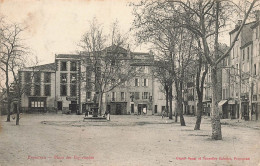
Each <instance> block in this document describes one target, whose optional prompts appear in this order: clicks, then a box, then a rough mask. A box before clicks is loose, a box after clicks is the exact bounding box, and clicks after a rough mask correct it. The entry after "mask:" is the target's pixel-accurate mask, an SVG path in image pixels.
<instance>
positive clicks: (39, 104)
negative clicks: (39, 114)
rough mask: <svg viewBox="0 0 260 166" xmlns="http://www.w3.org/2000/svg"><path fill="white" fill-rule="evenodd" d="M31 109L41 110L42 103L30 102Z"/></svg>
mask: <svg viewBox="0 0 260 166" xmlns="http://www.w3.org/2000/svg"><path fill="white" fill-rule="evenodd" d="M31 107H32V108H43V107H44V102H43V101H31Z"/></svg>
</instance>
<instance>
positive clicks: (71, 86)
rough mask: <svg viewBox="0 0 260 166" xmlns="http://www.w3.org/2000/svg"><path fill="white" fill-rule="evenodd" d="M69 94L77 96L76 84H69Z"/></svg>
mask: <svg viewBox="0 0 260 166" xmlns="http://www.w3.org/2000/svg"><path fill="white" fill-rule="evenodd" d="M70 96H77V86H76V85H70Z"/></svg>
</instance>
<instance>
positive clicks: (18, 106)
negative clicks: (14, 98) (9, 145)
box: [16, 88, 21, 125]
mask: <svg viewBox="0 0 260 166" xmlns="http://www.w3.org/2000/svg"><path fill="white" fill-rule="evenodd" d="M18 96H19V98H18V99H19V100H18V103H17V113H16V125H19V122H20V108H21V106H20V103H21V102H20V101H21V92H20V88H19V89H18Z"/></svg>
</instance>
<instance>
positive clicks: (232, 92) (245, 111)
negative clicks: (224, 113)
mask: <svg viewBox="0 0 260 166" xmlns="http://www.w3.org/2000/svg"><path fill="white" fill-rule="evenodd" d="M257 15H258V16H259V13H258V14H257ZM257 18H258V17H257ZM240 23H241V21H239V23H238V25H237V26H236V27H235V29H234V30H232V31H231V32H230V33H229V34H230V41H232V40H233V39H234V37H235V35H236V33H237V31H238V29H239V27H240V25H239V24H240ZM259 56H260V55H259V19H257V20H256V21H253V22H250V23H247V24H245V25H244V27H243V29H242V30H241V32H240V34H239V37H238V40H237V41H236V42H235V45H234V47H233V49H232V51H231V56H230V57H229V64H228V66H229V68H230V71H229V77H228V78H229V79H228V80H229V85H230V86H229V97H230V98H229V102H228V105H229V108H230V110H231V112H232V114H233V116H234V117H236V118H245V119H250V120H251V119H252V117H254V119H256V117H257V116H258V115H256V114H258V112H259V108H258V105H259V100H258V99H257V98H258V96H259V90H258V88H259V79H260V78H259V76H258V75H259V71H258V70H259V65H260V64H259V62H260V58H259Z"/></svg>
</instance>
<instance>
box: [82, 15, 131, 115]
mask: <svg viewBox="0 0 260 166" xmlns="http://www.w3.org/2000/svg"><path fill="white" fill-rule="evenodd" d="M110 41H111V42H110ZM126 41H127V37H126V36H124V35H122V34H121V32H120V30H119V27H118V22H115V23H113V24H112V27H111V33H110V34H109V35H104V33H103V28H102V26H101V25H100V24H98V22H97V20H96V19H95V18H94V19H93V21H92V23H91V24H90V29H89V31H87V32H86V33H85V35H84V36H83V39H82V43H83V44H82V46H83V48H84V50H85V54H87V61H88V63H86V65H87V66H88V67H87V68H88V70H89V71H91V72H92V73H94V80H93V81H90V82H88V83H90V84H93V85H94V87H95V91H96V96H97V98H98V107H99V114H100V115H101V113H102V110H103V104H104V102H103V95H104V94H105V93H107V92H109V91H111V90H113V89H114V88H116V87H118V86H120V85H121V84H123V83H124V82H126V81H128V80H129V79H130V78H132V77H133V76H134V71H135V70H134V67H132V66H131V65H130V61H129V60H130V59H129V58H130V52H129V50H126V49H124V48H123V47H125V46H126ZM96 101H97V100H96Z"/></svg>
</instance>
